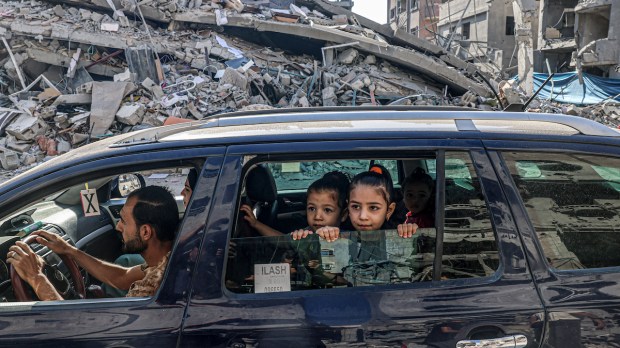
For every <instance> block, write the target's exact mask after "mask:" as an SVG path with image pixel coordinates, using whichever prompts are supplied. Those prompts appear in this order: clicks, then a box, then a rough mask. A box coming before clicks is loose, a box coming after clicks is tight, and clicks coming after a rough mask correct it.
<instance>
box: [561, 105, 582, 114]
mask: <svg viewBox="0 0 620 348" xmlns="http://www.w3.org/2000/svg"><path fill="white" fill-rule="evenodd" d="M564 113H565V114H567V115H572V116H579V115H580V114H581V109H580V108H578V107H577V106H575V105H568V106H566V110H565V111H564Z"/></svg>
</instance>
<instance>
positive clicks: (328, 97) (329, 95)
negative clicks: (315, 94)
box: [321, 86, 338, 106]
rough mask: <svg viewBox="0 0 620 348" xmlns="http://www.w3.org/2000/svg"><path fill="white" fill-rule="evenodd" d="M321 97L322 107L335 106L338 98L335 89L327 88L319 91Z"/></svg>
mask: <svg viewBox="0 0 620 348" xmlns="http://www.w3.org/2000/svg"><path fill="white" fill-rule="evenodd" d="M321 97H322V98H323V106H337V105H338V98H337V97H336V89H335V88H334V87H331V86H330V87H327V88H324V89H323V90H322V91H321Z"/></svg>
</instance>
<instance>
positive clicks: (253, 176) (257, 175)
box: [245, 164, 278, 202]
mask: <svg viewBox="0 0 620 348" xmlns="http://www.w3.org/2000/svg"><path fill="white" fill-rule="evenodd" d="M245 191H246V193H247V195H248V198H250V200H252V201H255V202H273V201H275V200H276V199H277V198H278V192H277V188H276V181H275V180H274V179H273V175H271V171H270V170H269V168H267V166H265V165H262V164H259V165H257V166H256V167H254V168H252V169H250V172H249V173H248V176H247V178H246V181H245Z"/></svg>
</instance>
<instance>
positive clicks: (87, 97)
mask: <svg viewBox="0 0 620 348" xmlns="http://www.w3.org/2000/svg"><path fill="white" fill-rule="evenodd" d="M90 85H91V86H92V83H91V84H90ZM92 101H93V95H92V94H90V93H89V94H84V93H80V94H63V95H61V96H59V97H58V98H56V100H54V103H53V104H52V106H58V105H87V104H90V103H91V102H92Z"/></svg>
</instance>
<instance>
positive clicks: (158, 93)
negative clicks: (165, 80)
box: [142, 77, 164, 100]
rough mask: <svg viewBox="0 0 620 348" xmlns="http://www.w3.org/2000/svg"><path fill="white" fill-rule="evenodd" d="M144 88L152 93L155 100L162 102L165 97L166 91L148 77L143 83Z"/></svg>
mask: <svg viewBox="0 0 620 348" xmlns="http://www.w3.org/2000/svg"><path fill="white" fill-rule="evenodd" d="M142 87H144V88H146V89H148V90H149V91H151V93H152V94H153V97H154V98H155V100H161V99H162V98H163V97H164V91H163V90H162V88H161V86H160V85H158V84H156V83H155V82H154V81H153V80H151V79H150V78H148V77H147V78H146V79H144V81H142Z"/></svg>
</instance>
